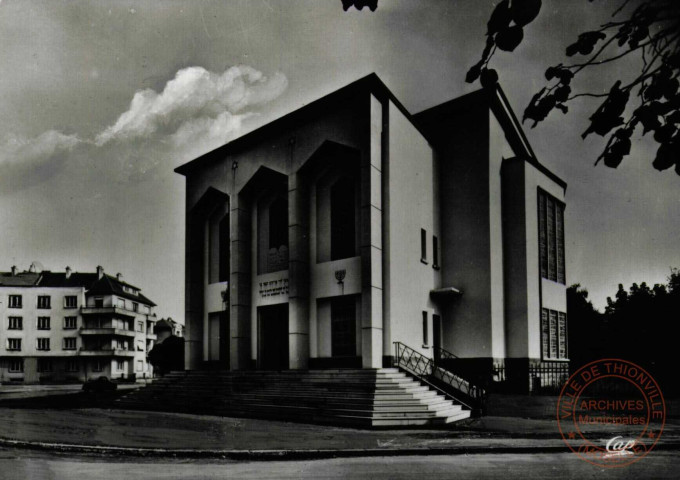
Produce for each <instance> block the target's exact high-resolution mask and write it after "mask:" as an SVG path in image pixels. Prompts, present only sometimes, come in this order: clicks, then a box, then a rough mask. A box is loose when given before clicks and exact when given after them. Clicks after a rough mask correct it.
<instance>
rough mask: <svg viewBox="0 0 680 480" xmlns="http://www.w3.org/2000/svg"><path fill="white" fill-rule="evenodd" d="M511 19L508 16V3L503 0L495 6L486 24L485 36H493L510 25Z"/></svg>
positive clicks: (506, 0)
mask: <svg viewBox="0 0 680 480" xmlns="http://www.w3.org/2000/svg"><path fill="white" fill-rule="evenodd" d="M511 21H512V17H511V16H510V3H509V2H508V0H503V1H502V2H501V3H499V4H498V5H496V8H495V9H494V11H493V13H492V14H491V17H489V21H488V22H487V24H486V28H487V32H486V34H487V35H493V34H494V33H496V32H499V31H501V30H502V29H504V28H506V27H507V26H508V25H510V22H511Z"/></svg>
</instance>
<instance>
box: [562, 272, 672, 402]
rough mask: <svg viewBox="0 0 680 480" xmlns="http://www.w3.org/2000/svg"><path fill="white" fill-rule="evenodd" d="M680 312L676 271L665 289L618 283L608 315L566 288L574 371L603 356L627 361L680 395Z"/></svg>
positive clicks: (581, 291) (578, 291) (577, 289)
mask: <svg viewBox="0 0 680 480" xmlns="http://www.w3.org/2000/svg"><path fill="white" fill-rule="evenodd" d="M679 310H680V270H678V269H673V270H672V271H671V275H670V276H669V278H668V283H667V284H666V285H663V284H656V285H654V286H653V287H652V288H650V287H649V286H648V285H647V284H646V283H644V282H643V283H641V284H639V285H638V284H637V283H634V284H633V285H632V286H631V287H630V289H629V290H626V289H625V288H624V287H623V285H619V289H618V291H617V292H616V295H615V297H614V299H612V298H608V299H607V307H606V308H605V311H604V313H600V312H598V311H597V310H595V309H594V308H593V306H592V304H591V303H590V302H589V301H588V292H587V291H586V290H584V289H582V288H581V287H580V285H573V286H571V287H569V288H568V289H567V315H568V318H569V351H570V359H571V363H572V370H576V369H578V368H579V367H580V366H581V365H584V364H586V363H588V362H591V361H593V360H597V359H600V358H611V357H613V358H622V359H625V360H630V361H632V362H634V363H637V364H638V365H640V366H642V367H643V368H645V369H646V370H647V371H649V373H651V374H652V375H653V376H654V377H655V378H656V380H657V381H658V382H659V384H660V386H661V389H662V391H663V393H664V394H666V395H673V396H675V395H678V394H680V386H679V385H678V384H677V381H676V378H677V375H678V374H677V372H676V370H675V362H674V357H675V355H674V348H675V345H674V340H675V339H674V335H673V333H672V332H674V331H675V329H674V327H673V326H674V325H675V324H676V323H677V318H678V313H677V312H678V311H679Z"/></svg>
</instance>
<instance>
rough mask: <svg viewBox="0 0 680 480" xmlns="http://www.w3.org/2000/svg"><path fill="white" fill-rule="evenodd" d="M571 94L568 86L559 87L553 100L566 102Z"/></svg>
mask: <svg viewBox="0 0 680 480" xmlns="http://www.w3.org/2000/svg"><path fill="white" fill-rule="evenodd" d="M570 93H571V87H570V86H569V85H561V86H559V87H558V88H557V89H556V90H555V99H556V100H557V101H558V102H566V101H567V99H568V98H569V94H570Z"/></svg>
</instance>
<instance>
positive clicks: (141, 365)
mask: <svg viewBox="0 0 680 480" xmlns="http://www.w3.org/2000/svg"><path fill="white" fill-rule="evenodd" d="M137 371H138V372H143V371H144V360H137Z"/></svg>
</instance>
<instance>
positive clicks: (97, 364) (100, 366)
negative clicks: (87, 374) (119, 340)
mask: <svg viewBox="0 0 680 480" xmlns="http://www.w3.org/2000/svg"><path fill="white" fill-rule="evenodd" d="M92 371H93V372H103V371H104V362H102V361H101V360H95V361H94V363H93V364H92Z"/></svg>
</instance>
